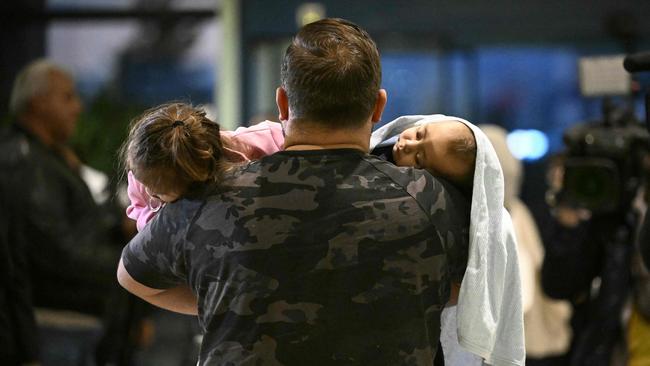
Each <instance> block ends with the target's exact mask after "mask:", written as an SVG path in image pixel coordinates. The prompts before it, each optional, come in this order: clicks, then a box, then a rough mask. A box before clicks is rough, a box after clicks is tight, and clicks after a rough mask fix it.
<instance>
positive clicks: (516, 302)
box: [370, 114, 526, 366]
mask: <svg viewBox="0 0 650 366" xmlns="http://www.w3.org/2000/svg"><path fill="white" fill-rule="evenodd" d="M449 120H454V121H459V122H462V123H464V124H465V125H467V126H468V127H469V128H470V129H471V130H472V132H473V133H474V137H475V139H476V167H475V169H474V185H473V189H472V203H471V213H470V227H469V230H470V232H469V255H468V261H467V269H466V271H465V276H464V277H463V281H462V283H461V287H460V294H459V297H458V305H457V327H458V341H459V343H460V345H461V346H462V347H463V348H464V349H466V350H467V351H469V352H471V353H474V354H475V355H477V356H480V357H482V358H483V359H484V360H485V362H486V363H488V364H491V365H495V366H501V365H504V366H510V365H517V366H519V365H524V362H525V356H526V351H525V346H524V322H523V308H522V297H521V280H520V274H519V264H518V258H517V245H516V241H515V235H514V229H513V226H512V220H511V219H510V215H509V214H508V212H507V211H506V209H505V208H504V206H503V189H504V186H503V185H504V181H503V172H502V170H501V165H500V164H499V159H498V157H497V155H496V153H495V151H494V148H493V147H492V145H491V144H490V141H489V140H488V138H487V136H485V134H484V133H483V132H482V131H481V130H480V129H479V128H478V127H476V126H474V125H473V124H471V123H469V122H468V121H466V120H464V119H461V118H458V117H451V116H445V115H442V114H434V115H414V116H403V117H399V118H397V119H396V120H394V121H391V122H389V123H387V124H386V125H384V126H382V127H381V128H379V129H377V130H376V131H374V132H373V134H372V137H371V139H370V148H371V149H373V148H375V147H377V146H382V145H383V144H382V141H387V140H389V139H390V138H391V137H394V136H395V135H398V134H399V133H401V132H402V131H404V130H405V129H407V128H410V127H413V126H419V125H423V124H428V123H434V122H440V121H449ZM386 144H387V143H386Z"/></svg>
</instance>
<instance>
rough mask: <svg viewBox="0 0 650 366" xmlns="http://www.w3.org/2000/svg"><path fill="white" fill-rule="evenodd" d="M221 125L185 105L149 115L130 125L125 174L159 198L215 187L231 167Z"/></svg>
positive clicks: (165, 107) (155, 110)
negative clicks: (129, 172) (162, 195)
mask: <svg viewBox="0 0 650 366" xmlns="http://www.w3.org/2000/svg"><path fill="white" fill-rule="evenodd" d="M223 152H224V145H223V142H222V140H221V136H220V133H219V125H218V124H217V123H216V122H213V121H211V120H210V119H208V118H207V117H206V115H205V111H203V110H202V109H200V108H195V107H193V106H191V105H189V104H185V103H168V104H163V105H160V106H157V107H154V108H152V109H149V110H147V111H146V112H144V113H143V114H142V115H141V116H139V117H137V118H136V119H134V120H133V121H132V122H131V126H130V129H129V135H128V137H127V139H126V141H125V142H124V144H123V146H122V149H121V155H122V162H123V164H124V166H125V168H126V169H127V170H131V171H132V172H133V175H134V176H135V177H136V178H137V179H138V180H139V181H140V182H142V184H144V185H145V186H146V187H148V188H149V189H151V190H153V191H155V192H156V193H176V194H186V193H191V192H192V191H193V190H195V189H197V188H199V187H201V186H203V185H205V184H212V183H214V184H216V183H218V182H219V180H220V178H221V176H222V174H223V173H224V171H225V170H226V169H228V168H229V167H230V163H229V162H228V161H227V160H226V159H225V158H224V155H223Z"/></svg>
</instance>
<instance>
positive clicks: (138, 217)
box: [126, 171, 156, 231]
mask: <svg viewBox="0 0 650 366" xmlns="http://www.w3.org/2000/svg"><path fill="white" fill-rule="evenodd" d="M127 194H128V196H129V200H130V201H131V203H130V204H129V206H128V207H127V208H126V216H128V217H129V218H130V219H133V220H135V222H136V227H137V229H138V231H141V230H142V228H143V227H144V226H145V225H146V224H147V223H148V222H149V221H150V220H151V219H152V218H153V217H154V216H156V213H155V212H154V211H152V210H151V208H149V200H150V199H151V196H149V194H147V191H146V190H145V188H144V185H143V184H142V183H140V182H139V181H138V180H137V179H135V177H134V176H133V173H132V172H131V171H129V175H128V188H127Z"/></svg>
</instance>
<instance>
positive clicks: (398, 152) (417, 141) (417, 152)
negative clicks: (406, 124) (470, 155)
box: [393, 121, 474, 180]
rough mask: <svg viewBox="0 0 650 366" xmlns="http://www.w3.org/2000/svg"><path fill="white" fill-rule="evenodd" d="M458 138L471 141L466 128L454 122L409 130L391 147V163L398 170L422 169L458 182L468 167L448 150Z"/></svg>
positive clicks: (437, 123) (438, 123) (431, 124)
mask: <svg viewBox="0 0 650 366" xmlns="http://www.w3.org/2000/svg"><path fill="white" fill-rule="evenodd" d="M459 134H470V135H471V138H472V139H473V138H474V136H473V135H472V132H471V131H470V130H469V128H468V127H467V126H465V125H464V124H463V123H461V122H458V121H442V122H436V123H429V124H426V125H422V126H416V127H411V128H409V129H407V130H405V131H404V132H402V133H401V134H400V136H399V139H398V141H397V143H395V146H393V159H395V163H396V164H397V165H399V166H412V167H416V168H420V169H426V170H428V171H429V172H431V173H432V174H435V175H440V176H443V177H445V178H448V179H451V180H456V179H461V178H463V177H465V175H466V174H467V171H468V169H469V167H468V164H467V162H465V161H464V160H462V159H461V158H460V157H459V156H458V155H457V154H454V153H453V152H452V149H451V148H450V143H451V142H452V141H454V140H455V139H457V138H458V136H459Z"/></svg>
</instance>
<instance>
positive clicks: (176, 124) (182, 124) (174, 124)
mask: <svg viewBox="0 0 650 366" xmlns="http://www.w3.org/2000/svg"><path fill="white" fill-rule="evenodd" d="M178 126H185V123H184V122H183V121H181V120H178V119H177V120H176V121H174V123H172V128H176V127H178Z"/></svg>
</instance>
